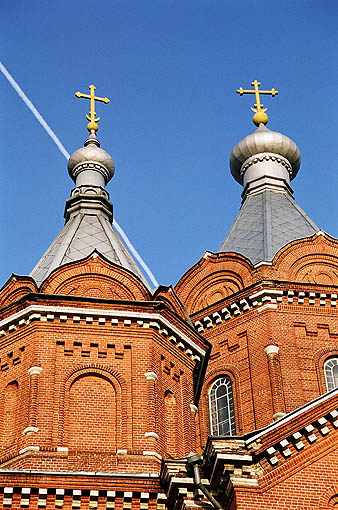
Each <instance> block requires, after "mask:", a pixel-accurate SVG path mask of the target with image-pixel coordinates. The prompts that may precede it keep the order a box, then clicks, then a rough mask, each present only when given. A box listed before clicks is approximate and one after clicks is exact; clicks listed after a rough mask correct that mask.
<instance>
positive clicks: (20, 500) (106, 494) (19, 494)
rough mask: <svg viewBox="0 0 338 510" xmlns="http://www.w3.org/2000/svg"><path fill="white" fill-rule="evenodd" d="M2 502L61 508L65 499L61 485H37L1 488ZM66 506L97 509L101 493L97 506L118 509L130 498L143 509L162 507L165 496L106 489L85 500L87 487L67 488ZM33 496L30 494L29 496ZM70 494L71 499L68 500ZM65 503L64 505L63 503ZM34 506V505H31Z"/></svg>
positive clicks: (129, 505) (92, 492)
mask: <svg viewBox="0 0 338 510" xmlns="http://www.w3.org/2000/svg"><path fill="white" fill-rule="evenodd" d="M1 493H2V495H3V496H2V501H3V503H2V504H3V507H4V508H12V506H13V505H15V508H29V507H30V501H31V499H32V500H36V495H37V503H35V505H37V507H38V508H40V507H46V506H48V507H49V506H50V508H52V507H53V508H63V507H64V501H65V489H60V488H53V487H51V488H49V487H48V488H36V487H17V486H15V487H11V486H9V487H2V488H0V494H1ZM67 494H68V496H67V503H66V504H67V508H68V506H69V504H70V505H71V508H80V506H81V505H82V504H84V505H85V506H86V508H87V507H88V504H89V508H90V509H93V510H94V509H96V508H98V499H99V496H100V501H101V504H100V507H101V505H103V506H104V508H107V509H108V508H115V504H117V505H121V508H122V507H123V508H132V501H133V502H136V501H138V505H139V506H138V508H142V509H143V510H148V508H149V509H150V508H151V509H154V510H165V508H166V496H165V494H163V493H153V492H151V493H150V492H141V493H140V492H133V491H109V490H101V489H100V491H98V490H89V502H88V488H87V487H84V488H83V489H68V493H67ZM32 495H33V497H32ZM69 496H70V499H71V502H69ZM65 506H66V505H65ZM34 508H35V506H34Z"/></svg>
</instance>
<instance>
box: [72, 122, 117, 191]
mask: <svg viewBox="0 0 338 510" xmlns="http://www.w3.org/2000/svg"><path fill="white" fill-rule="evenodd" d="M68 173H69V175H70V177H71V178H72V179H73V181H74V182H75V183H76V184H78V177H79V176H80V174H83V173H85V174H86V179H88V176H94V175H95V173H97V174H100V176H101V179H102V178H103V179H104V184H107V183H108V182H109V181H110V179H111V178H112V177H113V176H114V173H115V166H114V162H113V160H112V158H111V156H110V154H108V152H106V151H105V150H103V149H101V148H100V142H99V140H98V139H97V138H96V135H95V133H94V131H92V132H91V134H90V135H89V137H88V139H87V140H86V141H85V143H84V147H82V148H81V149H77V150H76V151H75V152H73V154H72V155H71V156H70V158H69V160H68ZM83 177H84V175H82V180H83ZM86 184H94V183H90V182H86Z"/></svg>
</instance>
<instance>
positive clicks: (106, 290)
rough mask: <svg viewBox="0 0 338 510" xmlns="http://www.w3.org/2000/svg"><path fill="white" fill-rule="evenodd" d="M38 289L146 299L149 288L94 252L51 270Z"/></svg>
mask: <svg viewBox="0 0 338 510" xmlns="http://www.w3.org/2000/svg"><path fill="white" fill-rule="evenodd" d="M40 292H43V293H46V294H62V295H73V296H80V297H94V298H104V299H122V300H145V299H149V297H150V296H149V291H148V289H147V288H146V287H145V285H144V284H143V283H142V282H141V281H140V280H139V279H138V278H137V277H136V276H135V275H134V274H133V273H131V272H130V271H128V270H127V269H124V268H122V267H121V266H118V265H116V264H113V263H111V262H109V261H107V260H105V259H104V258H103V257H102V256H101V255H99V254H97V253H94V254H92V255H91V256H89V257H87V258H85V259H83V260H80V261H76V262H72V263H69V264H65V265H64V266H62V267H60V268H58V269H56V270H54V271H53V272H52V273H51V274H50V275H49V277H48V278H47V279H46V280H45V281H44V282H43V283H42V285H41V288H40Z"/></svg>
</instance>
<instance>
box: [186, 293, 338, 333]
mask: <svg viewBox="0 0 338 510" xmlns="http://www.w3.org/2000/svg"><path fill="white" fill-rule="evenodd" d="M227 301H228V303H229V304H227V306H225V307H223V308H220V309H219V310H218V311H216V312H213V313H212V314H210V315H206V316H205V317H203V318H201V319H199V320H197V321H195V323H194V325H195V327H196V329H197V331H198V332H199V333H203V332H204V331H206V330H208V329H212V328H214V327H217V326H219V325H220V324H222V323H224V322H227V321H229V320H230V319H233V318H234V317H238V316H239V315H243V314H244V313H246V312H249V311H251V310H254V309H255V310H257V311H258V312H263V311H264V310H267V309H272V310H277V309H278V308H279V307H280V305H282V304H283V305H284V304H293V305H308V306H314V305H316V306H320V307H330V308H335V307H336V306H337V294H335V293H332V294H331V293H327V294H326V293H320V292H311V291H307V290H281V289H273V288H266V289H262V290H260V291H259V292H256V293H254V294H251V295H248V296H246V297H241V298H238V299H236V300H233V301H232V300H231V298H230V299H228V300H227Z"/></svg>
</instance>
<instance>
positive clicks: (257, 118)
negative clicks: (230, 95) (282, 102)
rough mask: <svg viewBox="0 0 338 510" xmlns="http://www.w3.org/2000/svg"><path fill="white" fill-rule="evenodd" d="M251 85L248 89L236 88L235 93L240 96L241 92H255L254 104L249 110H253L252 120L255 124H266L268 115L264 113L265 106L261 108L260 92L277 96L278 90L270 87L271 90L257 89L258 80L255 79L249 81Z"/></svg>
mask: <svg viewBox="0 0 338 510" xmlns="http://www.w3.org/2000/svg"><path fill="white" fill-rule="evenodd" d="M251 85H252V86H253V87H254V88H253V89H250V90H244V89H243V88H242V87H240V88H239V89H237V90H236V92H237V94H239V95H240V96H243V94H255V98H256V103H255V104H254V108H253V107H251V110H252V111H253V112H255V115H254V116H253V121H254V123H255V124H256V125H259V124H267V122H268V116H267V115H266V113H265V112H266V110H267V108H263V106H264V105H263V103H261V100H260V94H268V95H270V96H272V97H274V96H277V94H278V90H275V89H271V90H259V88H258V87H259V86H260V82H259V81H257V80H255V81H253V82H252V83H251Z"/></svg>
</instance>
